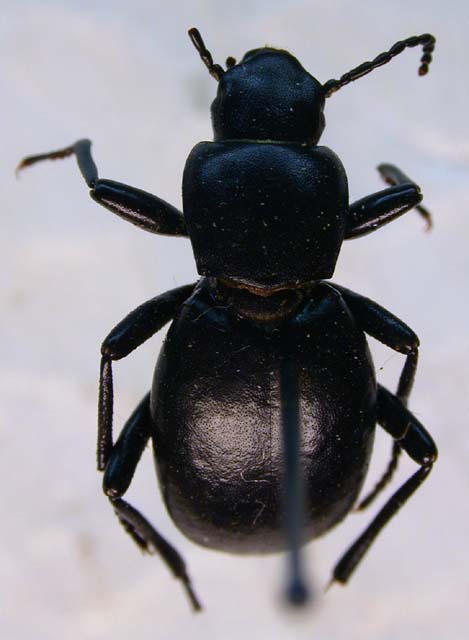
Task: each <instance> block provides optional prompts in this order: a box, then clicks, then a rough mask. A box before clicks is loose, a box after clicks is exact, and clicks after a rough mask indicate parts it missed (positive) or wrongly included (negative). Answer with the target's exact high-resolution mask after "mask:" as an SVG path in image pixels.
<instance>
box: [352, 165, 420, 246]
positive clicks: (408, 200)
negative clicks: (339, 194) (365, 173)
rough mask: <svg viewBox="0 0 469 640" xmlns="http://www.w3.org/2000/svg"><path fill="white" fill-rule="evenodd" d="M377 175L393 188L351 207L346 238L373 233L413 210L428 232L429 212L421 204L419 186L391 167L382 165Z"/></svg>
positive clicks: (354, 203) (379, 192)
mask: <svg viewBox="0 0 469 640" xmlns="http://www.w3.org/2000/svg"><path fill="white" fill-rule="evenodd" d="M378 171H379V173H380V174H381V176H382V178H383V179H384V181H385V182H387V183H388V184H390V185H392V186H391V187H390V188H388V189H383V190H382V191H378V192H376V193H373V194H371V195H369V196H365V197H364V198H361V199H360V200H357V201H356V202H353V203H352V204H351V205H350V207H349V213H348V217H347V226H346V231H345V238H346V239H351V238H359V237H361V236H364V235H366V234H367V233H371V232H372V231H376V229H379V228H380V227H382V226H383V225H385V224H388V223H389V222H392V221H393V220H395V219H396V218H398V217H399V216H401V215H402V214H404V213H406V212H407V211H410V210H411V209H413V208H415V209H417V211H418V212H419V213H420V215H421V216H422V217H423V218H424V219H425V221H426V224H427V230H429V229H431V226H432V221H431V215H430V212H429V211H428V210H427V209H426V208H425V207H423V206H422V205H421V204H420V202H421V201H422V194H421V193H420V188H419V186H418V185H417V184H415V182H414V181H413V180H411V179H410V178H409V177H407V176H406V175H405V173H403V172H402V171H401V170H400V169H398V168H397V167H396V166H394V165H392V164H381V165H379V167H378Z"/></svg>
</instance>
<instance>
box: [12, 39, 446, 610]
mask: <svg viewBox="0 0 469 640" xmlns="http://www.w3.org/2000/svg"><path fill="white" fill-rule="evenodd" d="M189 35H190V37H191V39H192V41H193V43H194V45H195V46H196V48H197V50H198V52H199V54H200V56H201V58H202V60H203V61H204V63H205V64H206V66H207V67H208V69H209V71H210V73H211V75H212V76H213V77H214V78H215V79H216V80H217V81H218V82H219V84H218V92H217V96H216V98H215V100H214V102H213V104H212V122H213V129H214V133H215V140H214V142H201V143H199V144H198V145H196V147H195V148H194V149H193V150H192V152H191V154H190V155H189V158H188V160H187V163H186V167H185V170H184V179H183V201H184V206H183V209H184V214H182V213H181V212H180V211H178V210H177V209H175V208H174V207H172V206H171V205H169V204H168V203H166V202H164V201H163V200H161V199H159V198H157V197H156V196H153V195H151V194H149V193H146V192H144V191H140V190H138V189H135V188H133V187H130V186H127V185H124V184H121V183H118V182H114V181H111V180H102V179H98V172H97V169H96V166H95V164H94V162H93V160H92V157H91V153H90V142H89V141H88V140H80V141H78V142H77V143H75V144H74V145H72V146H70V147H67V148H65V149H61V150H59V151H54V152H50V153H45V154H41V155H36V156H29V157H27V158H25V159H24V160H23V161H22V162H21V163H20V165H19V167H18V168H19V169H21V168H23V167H26V166H28V165H31V164H34V163H35V162H38V161H40V160H44V159H55V158H63V157H66V156H68V155H71V154H75V155H76V157H77V160H78V164H79V167H80V169H81V172H82V174H83V176H84V178H85V180H86V182H87V184H88V186H89V187H90V189H91V197H92V198H93V199H94V200H95V201H96V202H98V203H99V204H101V205H103V206H105V207H106V208H108V209H109V210H110V211H112V212H113V213H116V214H117V215H119V216H121V217H122V218H124V219H126V220H128V221H130V222H132V223H133V224H135V225H137V226H139V227H141V228H143V229H145V230H147V231H150V232H153V233H159V234H166V235H171V236H188V237H189V238H190V240H191V242H192V246H193V250H194V255H195V259H196V263H197V269H198V272H199V274H200V275H201V276H202V278H201V279H200V280H199V281H198V282H197V283H194V284H191V285H186V286H183V287H178V288H177V289H173V290H172V291H169V292H167V293H164V294H162V295H159V296H157V297H156V298H153V299H152V300H149V301H148V302H145V303H144V304H142V305H141V306H140V307H138V308H137V309H135V310H134V311H132V312H131V313H130V314H129V315H128V316H127V317H126V318H125V319H124V320H122V322H120V323H119V324H118V325H117V326H116V327H115V328H114V329H113V330H112V331H111V333H110V334H109V335H108V336H107V338H106V339H105V340H104V342H103V345H102V349H101V352H102V363H101V375H100V387H99V418H98V454H97V455H98V469H99V470H100V471H103V472H104V482H103V486H104V492H105V493H106V495H107V496H108V497H109V499H110V501H111V503H112V505H113V507H114V510H115V512H116V514H117V517H118V518H119V520H120V522H121V523H122V525H123V526H124V528H125V529H126V531H127V532H128V533H129V534H130V535H131V537H132V538H133V539H134V541H135V542H136V543H137V544H138V545H139V547H140V548H141V549H142V550H144V551H157V552H158V553H159V554H160V556H161V557H162V559H163V560H164V561H165V562H166V564H167V565H168V567H169V568H170V569H171V571H172V572H173V574H174V575H175V577H177V578H178V579H180V580H181V581H182V583H183V585H184V587H185V589H186V591H187V593H188V595H189V597H190V600H191V603H192V605H193V607H194V609H200V603H199V601H198V599H197V597H196V596H195V594H194V591H193V589H192V586H191V582H190V579H189V577H188V575H187V572H186V568H185V564H184V561H183V560H182V558H181V556H180V555H179V554H178V552H177V551H176V550H175V549H174V548H173V547H172V546H171V545H170V544H169V543H168V542H167V541H166V540H165V539H164V538H162V537H161V536H160V534H159V533H158V532H157V531H156V530H155V529H154V528H153V526H152V525H151V524H150V523H149V522H148V521H147V520H146V519H145V518H144V517H143V516H142V515H141V514H140V513H139V512H138V511H137V510H136V509H134V508H133V507H132V506H131V505H129V504H128V503H127V502H125V501H124V500H123V499H122V496H123V494H124V493H125V491H126V490H127V488H128V487H129V485H130V482H131V479H132V476H133V474H134V471H135V468H136V466H137V463H138V461H139V459H140V456H141V454H142V452H143V450H144V448H145V446H146V444H147V442H148V440H149V439H150V438H151V439H152V442H153V450H154V457H155V463H156V468H157V473H158V477H159V480H160V484H161V489H162V494H163V498H164V501H165V503H166V506H167V508H168V511H169V513H170V515H171V517H172V519H173V520H174V522H175V524H176V525H177V526H178V527H179V529H180V530H181V531H182V532H183V533H185V534H186V535H187V536H188V537H189V538H191V539H192V540H194V541H195V542H198V543H199V544H201V545H204V546H207V547H210V548H214V549H220V550H224V551H229V552H234V553H268V552H275V551H279V550H282V549H285V548H288V549H289V550H290V554H291V577H290V582H289V587H288V596H289V599H290V601H291V602H293V603H301V602H303V601H304V600H305V599H306V595H307V590H306V587H305V585H304V581H303V577H302V572H301V565H300V562H299V549H300V547H301V545H302V544H303V543H305V542H307V541H309V540H311V539H313V538H315V537H317V536H319V535H321V534H323V533H325V532H326V531H328V530H329V529H330V528H331V527H333V526H334V525H335V524H337V523H338V522H339V521H340V520H342V519H343V518H344V517H345V516H346V515H347V513H349V511H350V510H351V508H352V507H353V505H354V504H355V502H356V499H357V497H358V495H359V492H360V489H361V487H362V484H363V481H364V479H365V475H366V471H367V468H368V463H369V459H370V455H371V450H372V445H373V437H374V429H375V424H376V423H378V424H380V425H381V426H382V427H383V428H384V429H385V430H386V431H387V432H388V433H389V434H390V435H391V437H392V438H393V440H394V445H393V453H392V458H391V462H390V463H389V466H388V469H387V470H386V472H385V474H384V475H383V477H382V478H381V480H380V481H379V482H378V484H377V485H376V487H375V488H374V490H373V491H372V492H371V493H370V494H369V495H368V496H367V497H366V498H365V499H364V500H362V501H361V502H360V504H359V505H358V508H359V509H363V508H365V507H366V506H367V505H368V504H369V503H370V502H371V501H372V500H373V499H374V498H375V497H376V495H377V494H378V493H379V492H380V490H381V489H382V488H383V487H384V486H385V485H386V484H387V483H388V482H389V480H390V478H391V476H392V474H393V471H394V469H395V467H396V464H397V459H398V455H399V453H400V451H401V450H402V449H403V450H404V451H405V452H406V453H407V454H408V455H409V456H410V457H411V458H412V459H413V460H415V461H416V462H417V463H418V464H419V465H420V468H419V470H418V471H417V472H416V473H415V474H414V475H413V476H411V477H410V478H409V479H408V480H407V481H406V482H405V483H404V484H403V485H402V486H401V487H400V489H399V490H398V491H397V492H396V493H395V494H394V495H393V496H392V497H391V498H390V499H389V500H388V501H387V502H386V504H385V506H384V507H383V508H382V509H381V511H379V513H378V515H377V516H376V517H375V518H374V519H373V521H372V522H371V524H370V525H369V526H368V528H367V529H366V530H365V532H364V533H363V534H362V535H361V536H360V538H359V539H358V540H357V541H356V542H355V543H354V544H353V545H352V546H351V547H350V549H349V550H348V551H347V552H346V553H345V554H344V555H343V556H342V558H341V559H340V561H339V562H338V563H337V565H336V567H335V569H334V572H333V580H335V581H338V582H341V583H345V582H346V581H347V580H348V578H349V577H350V575H351V574H352V572H353V571H354V569H355V567H356V566H357V564H358V563H359V561H360V560H361V558H362V557H363V555H364V554H365V552H366V551H367V549H368V548H369V547H370V545H371V543H372V542H373V540H374V538H375V537H376V536H377V535H378V533H379V532H380V531H381V529H382V528H383V527H384V526H385V525H386V523H387V522H388V521H389V519H390V518H392V516H393V515H394V514H395V513H396V512H397V511H398V509H399V508H400V507H401V506H402V505H403V504H404V502H406V500H407V499H408V498H409V497H410V496H411V495H412V493H413V492H414V491H415V490H416V489H417V488H418V487H419V486H420V484H421V483H422V482H423V481H424V480H425V478H426V477H427V476H428V474H429V472H430V470H431V468H432V465H433V462H434V461H435V460H436V457H437V449H436V446H435V444H434V442H433V440H432V438H431V437H430V435H429V434H428V433H427V431H426V430H425V428H424V427H423V426H422V425H421V424H420V422H419V421H418V420H417V419H416V418H415V416H414V415H413V414H412V413H410V411H409V410H408V409H407V408H406V404H407V400H408V397H409V394H410V391H411V388H412V384H413V380H414V376H415V371H416V367H417V358H418V345H419V341H418V338H417V336H416V334H415V333H414V332H413V331H412V329H410V328H409V327H408V326H407V325H406V324H404V323H403V322H402V321H401V320H399V319H398V318H396V317H395V316H394V315H392V314H391V313H390V312H389V311H386V310H385V309H383V308H382V307H380V306H379V305H377V304H376V303H375V302H373V301H371V300H369V299H367V298H364V297H362V296H360V295H358V294H356V293H353V292H352V291H349V290H347V289H344V288H343V287H340V286H338V285H336V284H333V283H330V282H327V281H326V280H327V279H328V278H330V277H331V276H332V274H333V271H334V268H335V264H336V261H337V257H338V254H339V251H340V247H341V244H342V241H343V240H344V239H348V238H355V237H359V236H362V235H364V234H366V233H370V232H372V231H374V230H375V229H378V228H379V227H381V226H382V225H384V224H386V223H388V222H390V221H392V220H394V219H395V218H396V217H398V216H400V215H401V214H403V213H405V212H407V211H409V210H410V209H412V208H417V210H418V211H419V212H420V213H421V214H422V215H423V216H424V217H425V218H426V220H427V224H428V225H430V216H429V214H428V212H427V211H426V210H425V209H424V208H423V207H422V206H421V205H420V202H421V200H422V196H421V193H420V189H419V187H418V186H417V185H416V184H415V183H414V182H413V181H412V180H410V179H409V178H408V177H407V176H405V175H404V174H403V173H402V172H401V171H400V170H399V169H397V168H396V167H395V166H393V165H381V166H380V167H379V171H380V173H381V175H382V176H383V178H384V179H385V180H386V181H387V182H388V183H389V184H390V185H391V186H390V187H388V188H386V189H384V190H382V191H380V192H377V193H374V194H372V195H369V196H366V197H365V198H362V199H361V200H359V201H357V202H354V203H352V204H349V201H348V187H347V177H346V174H345V171H344V168H343V166H342V164H341V162H340V160H339V158H338V157H337V156H336V155H335V154H334V153H333V152H332V151H331V150H330V149H328V148H326V147H320V146H317V143H318V141H319V139H320V137H321V134H322V131H323V129H324V126H325V119H324V115H323V109H324V104H325V99H326V98H328V97H329V96H330V95H331V94H332V93H334V92H335V91H337V90H338V89H340V88H341V87H343V86H344V85H346V84H348V83H349V82H352V81H354V80H356V79H358V78H360V77H361V76H363V75H365V74H367V73H369V72H370V71H372V70H373V69H375V68H377V67H379V66H381V65H383V64H386V63H387V62H389V61H390V60H391V59H392V58H393V57H394V56H396V55H398V54H400V53H401V52H402V51H404V50H405V49H406V48H408V47H414V46H417V45H421V46H422V47H423V56H422V59H421V65H420V68H419V73H420V75H424V74H425V73H426V72H427V71H428V65H429V64H430V62H431V54H432V51H433V49H434V43H435V39H434V37H433V36H431V35H429V34H424V35H421V36H413V37H411V38H408V39H406V40H403V41H401V42H397V43H396V44H395V45H394V46H393V47H391V49H389V50H388V51H387V52H384V53H382V54H380V55H379V56H377V57H376V58H375V59H374V60H373V61H372V62H365V63H363V64H361V65H360V66H358V67H356V68H355V69H353V70H352V71H350V72H348V73H346V74H345V75H343V76H342V77H341V78H340V79H339V80H329V81H328V82H326V83H325V84H321V83H320V82H319V81H318V80H316V79H315V78H314V77H313V76H311V75H310V74H309V73H308V72H307V71H305V70H304V69H303V67H302V66H301V65H300V63H299V62H298V60H297V59H296V58H295V57H294V56H292V55H291V54H290V53H288V52H287V51H283V50H277V49H273V48H270V47H264V48H261V49H255V50H252V51H249V52H248V53H246V55H245V56H244V57H243V59H242V60H241V62H239V63H238V64H237V63H236V61H235V60H234V59H233V58H228V59H227V69H226V70H224V69H223V68H222V67H221V66H220V65H218V64H214V62H213V60H212V56H211V55H210V52H209V51H208V50H207V49H206V47H205V44H204V42H203V40H202V38H201V36H200V34H199V32H198V31H197V29H191V30H190V31H189ZM169 321H172V324H171V327H170V329H169V332H168V335H167V337H166V340H165V342H164V345H163V348H162V351H161V353H160V356H159V359H158V362H157V365H156V369H155V375H154V379H153V385H152V388H151V391H150V392H149V393H147V394H146V395H145V397H144V398H143V400H142V401H141V402H140V404H139V405H138V407H137V408H136V409H135V411H134V413H133V414H132V416H131V417H130V419H129V420H128V421H127V423H126V425H125V426H124V428H123V430H122V432H121V434H120V436H119V438H118V440H117V441H116V442H115V443H114V442H113V437H112V407H113V385H112V369H111V363H112V361H113V360H119V359H121V358H124V357H125V356H127V355H128V354H129V353H130V352H131V351H132V350H133V349H135V348H136V347H138V346H139V345H141V344H142V343H143V342H144V341H145V340H147V339H148V338H149V337H150V336H152V335H153V334H154V333H155V332H157V331H158V330H159V329H161V328H162V327H163V326H164V325H165V324H166V323H168V322H169ZM365 333H367V334H369V335H371V336H373V337H374V338H377V339H378V340H380V341H381V342H383V343H384V344H386V345H387V346H389V347H391V348H392V349H395V350H396V351H398V352H400V353H402V354H405V356H406V360H405V364H404V367H403V369H402V373H401V375H400V379H399V384H398V388H397V392H396V394H393V393H391V392H390V391H388V390H387V389H385V388H384V387H383V386H381V385H379V384H377V383H376V380H375V373H374V368H373V363H372V360H371V356H370V353H369V350H368V346H367V341H366V337H365Z"/></svg>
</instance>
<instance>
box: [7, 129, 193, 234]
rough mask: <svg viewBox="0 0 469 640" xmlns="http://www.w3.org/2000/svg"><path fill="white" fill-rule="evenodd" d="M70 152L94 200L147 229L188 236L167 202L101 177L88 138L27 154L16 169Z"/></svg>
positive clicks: (178, 214)
mask: <svg viewBox="0 0 469 640" xmlns="http://www.w3.org/2000/svg"><path fill="white" fill-rule="evenodd" d="M71 155H75V157H76V159H77V162H78V167H79V169H80V171H81V174H82V176H83V178H84V179H85V182H86V184H87V185H88V186H89V187H90V189H91V191H90V196H91V197H92V198H93V200H94V201H95V202H97V203H98V204H100V205H102V206H103V207H105V208H106V209H109V211H112V213H115V214H116V215H118V216H119V217H121V218H123V219H124V220H127V221H128V222H131V223H132V224H134V225H136V226H137V227H140V228H141V229H144V230H145V231H149V232H150V233H159V234H162V235H169V236H187V230H186V224H185V221H184V215H183V214H182V213H181V212H180V211H179V210H178V209H176V208H175V207H173V206H172V205H171V204H169V203H168V202H165V201H164V200H161V198H158V197H157V196H154V195H152V194H151V193H148V192H146V191H142V190H141V189H136V188H135V187H131V186H129V185H126V184H123V183H121V182H115V181H114V180H100V179H99V178H98V169H97V167H96V164H95V163H94V160H93V158H92V156H91V141H90V140H86V139H84V140H78V141H77V142H75V144H72V145H70V146H69V147H65V148H64V149H59V150H57V151H51V152H49V153H41V154H38V155H34V156H28V157H26V158H24V159H23V160H22V161H21V162H20V164H19V165H18V167H17V169H16V172H17V173H18V172H19V171H21V170H22V169H24V168H25V167H30V166H31V165H33V164H36V163H37V162H41V161H42V160H56V159H61V158H66V157H68V156H71Z"/></svg>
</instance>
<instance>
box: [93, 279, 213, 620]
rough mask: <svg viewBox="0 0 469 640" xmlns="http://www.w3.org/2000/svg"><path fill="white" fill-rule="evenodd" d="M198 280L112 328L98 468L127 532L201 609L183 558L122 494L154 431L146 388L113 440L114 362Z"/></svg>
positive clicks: (105, 355) (105, 349)
mask: <svg viewBox="0 0 469 640" xmlns="http://www.w3.org/2000/svg"><path fill="white" fill-rule="evenodd" d="M193 289H194V285H193V284H192V285H185V286H183V287H178V288H177V289H172V290H171V291H167V292H166V293H164V294H162V295H160V296H157V297H156V298H153V299H152V300H149V301H147V302H145V303H143V304H142V305H140V306H139V307H137V309H134V310H133V311H132V312H131V313H129V314H128V316H127V317H126V318H124V319H123V320H122V321H121V322H120V323H119V324H118V325H117V326H116V327H114V329H113V330H112V331H111V332H110V333H109V335H108V336H107V337H106V339H105V340H104V342H103V345H102V348H101V352H102V361H101V374H100V385H99V407H98V453H97V458H98V470H100V471H104V480H103V489H104V492H105V494H106V495H107V496H108V497H109V499H110V501H111V503H112V506H113V508H114V511H115V513H116V515H117V517H118V519H119V521H120V523H121V524H122V525H123V527H124V529H125V530H126V531H127V533H128V534H129V535H130V536H131V537H132V539H133V540H134V541H135V542H136V543H137V545H138V546H139V547H140V548H141V549H142V550H143V551H146V552H149V553H150V552H151V551H152V550H155V551H157V552H158V553H159V554H160V556H161V558H162V559H163V561H164V562H165V563H166V565H167V566H168V567H169V569H170V570H171V571H172V573H173V575H174V576H175V577H176V578H177V579H179V580H181V582H182V584H183V586H184V588H185V590H186V593H187V594H188V596H189V599H190V601H191V604H192V606H193V608H194V610H196V611H197V610H199V609H201V606H200V603H199V601H198V599H197V597H196V595H195V594H194V591H193V589H192V586H191V582H190V579H189V577H188V575H187V571H186V567H185V563H184V560H183V559H182V558H181V556H180V555H179V553H178V552H177V551H176V549H174V547H172V546H171V545H170V544H169V542H167V541H166V540H165V539H164V538H163V537H162V536H161V535H160V534H159V533H158V532H157V531H156V529H155V528H154V527H153V526H152V525H151V524H150V522H149V521H148V520H147V519H146V518H144V516H142V514H141V513H139V511H137V510H136V509H135V508H134V507H133V506H131V505H130V504H129V503H128V502H126V501H125V500H123V499H122V495H123V494H124V493H125V492H126V491H127V489H128V487H129V485H130V482H131V480H132V477H133V475H134V472H135V469H136V466H137V464H138V461H139V459H140V456H141V455H142V453H143V450H144V448H145V446H146V444H147V442H148V439H149V437H150V435H151V429H152V420H151V415H150V394H149V393H148V394H147V395H146V396H145V397H144V399H143V400H142V401H141V403H140V404H139V405H138V407H137V408H136V409H135V411H134V413H133V414H132V415H131V417H130V418H129V420H128V421H127V423H126V425H125V426H124V428H123V430H122V432H121V434H120V436H119V438H118V440H117V442H116V443H115V444H114V443H113V437H112V414H113V382H112V365H111V363H112V361H113V360H119V359H121V358H124V357H125V356H127V355H128V354H129V353H130V352H131V351H133V350H134V349H136V348H137V347H138V346H140V345H141V344H142V343H143V342H145V340H147V339H148V338H150V337H151V336H152V335H153V334H154V333H156V332H157V331H158V330H159V329H161V328H162V327H163V326H164V325H165V324H166V323H167V322H169V321H170V320H172V319H173V318H174V316H175V314H176V313H177V310H178V309H179V307H180V306H181V305H182V304H183V303H184V301H185V300H187V298H189V297H190V295H191V293H192V291H193Z"/></svg>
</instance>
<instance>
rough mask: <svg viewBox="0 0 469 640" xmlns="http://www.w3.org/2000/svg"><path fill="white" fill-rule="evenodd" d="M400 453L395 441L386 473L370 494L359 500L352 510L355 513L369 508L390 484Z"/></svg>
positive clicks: (397, 443) (398, 445)
mask: <svg viewBox="0 0 469 640" xmlns="http://www.w3.org/2000/svg"><path fill="white" fill-rule="evenodd" d="M401 451H402V449H401V445H400V444H399V442H398V441H397V440H396V441H395V442H393V445H392V452H391V460H390V461H389V463H388V466H387V468H386V471H385V472H384V473H383V475H382V476H381V478H380V479H379V480H378V482H377V483H376V484H375V486H374V487H373V489H372V490H371V491H370V493H368V494H367V495H366V496H365V497H364V498H362V499H361V500H360V502H359V504H358V505H357V506H356V507H355V509H354V510H355V511H363V510H364V509H366V508H367V507H369V506H370V504H371V503H372V502H373V501H374V499H375V498H376V497H377V496H378V494H380V493H381V491H382V490H383V489H384V488H385V487H387V485H388V484H389V483H390V482H391V480H392V477H393V475H394V472H395V471H396V469H397V465H398V462H399V456H400V454H401Z"/></svg>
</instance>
